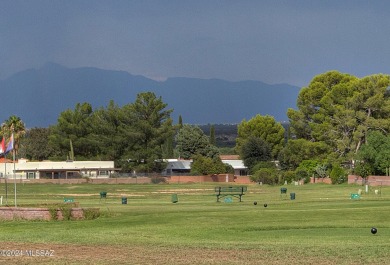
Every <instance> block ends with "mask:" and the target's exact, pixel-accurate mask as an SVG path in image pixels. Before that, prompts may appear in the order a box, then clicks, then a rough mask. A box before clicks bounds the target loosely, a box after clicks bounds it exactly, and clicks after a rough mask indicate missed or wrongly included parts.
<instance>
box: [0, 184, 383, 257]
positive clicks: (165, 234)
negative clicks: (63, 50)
mask: <svg viewBox="0 0 390 265" xmlns="http://www.w3.org/2000/svg"><path fill="white" fill-rule="evenodd" d="M215 186H216V184H213V183H203V184H174V185H172V184H169V185H168V184H162V185H151V184H148V185H92V184H82V185H54V184H53V185H47V184H46V185H40V184H25V185H22V184H18V186H17V202H18V204H19V205H26V204H33V203H54V202H62V200H63V198H64V197H73V198H75V201H77V202H79V203H80V206H81V207H99V208H100V211H101V216H100V217H99V218H98V219H96V220H88V221H33V222H31V221H23V220H19V221H1V222H0V224H1V233H0V242H1V248H0V249H2V250H1V251H2V252H0V263H1V261H3V262H4V264H37V263H39V264H389V263H390V254H389V251H388V249H389V248H390V237H389V236H390V222H389V221H390V187H383V188H381V194H380V195H376V194H375V193H374V191H373V189H375V188H372V189H370V191H369V193H368V194H365V193H363V195H362V198H361V199H360V200H352V199H351V198H350V194H351V193H357V191H358V189H363V188H362V187H361V186H355V185H338V186H333V185H325V184H316V185H304V186H292V185H287V186H285V187H287V188H288V190H287V196H286V197H281V195H280V186H275V187H271V186H260V185H248V192H247V194H246V195H245V196H243V202H241V203H240V202H238V199H236V198H233V202H232V203H227V202H224V200H223V199H222V200H221V201H222V202H220V203H217V202H216V197H215V195H214V191H213V190H214V187H215ZM9 190H11V194H9V197H8V203H9V204H10V205H11V206H12V205H13V203H14V201H13V186H10V187H9ZM3 191H4V184H2V185H1V186H0V195H3V196H4V192H3ZM100 191H107V199H106V200H104V199H103V200H100V196H99V193H100ZM290 192H294V193H295V194H296V198H295V200H290V197H289V194H290ZM172 194H177V195H178V199H179V202H178V203H172V202H171V195H172ZM122 197H127V204H122V203H121V202H122V200H121V198H122ZM255 201H256V202H257V205H254V202H255ZM265 203H266V204H267V207H264V204H265ZM371 227H376V228H377V229H378V233H377V234H375V235H373V234H371V232H370V229H371ZM5 250H8V252H7V251H5ZM11 250H15V251H16V250H18V251H22V253H24V254H22V255H18V256H10V255H12V254H11V252H10V251H11ZM27 250H30V253H31V250H33V251H35V252H33V253H36V254H37V255H35V256H34V257H31V256H27V255H26V251H27ZM42 250H52V252H51V254H52V255H51V256H50V257H45V256H39V255H43V254H44V252H42ZM40 251H41V252H40ZM1 254H2V255H1ZM46 254H47V253H46ZM7 255H8V256H7Z"/></svg>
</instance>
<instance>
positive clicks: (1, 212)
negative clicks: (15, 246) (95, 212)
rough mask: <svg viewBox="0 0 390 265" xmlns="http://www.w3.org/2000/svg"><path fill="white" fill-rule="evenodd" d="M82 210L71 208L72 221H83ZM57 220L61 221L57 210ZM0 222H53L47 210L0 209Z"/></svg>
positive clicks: (59, 211) (59, 210)
mask: <svg viewBox="0 0 390 265" xmlns="http://www.w3.org/2000/svg"><path fill="white" fill-rule="evenodd" d="M94 209H95V208H94ZM96 209H98V208H96ZM84 210H86V209H83V208H71V218H72V220H83V219H84V218H85V216H84ZM56 211H57V218H56V219H57V220H63V219H64V216H63V213H62V211H61V209H57V210H56ZM0 220H42V221H50V220H53V218H52V214H51V213H50V210H49V208H25V207H0Z"/></svg>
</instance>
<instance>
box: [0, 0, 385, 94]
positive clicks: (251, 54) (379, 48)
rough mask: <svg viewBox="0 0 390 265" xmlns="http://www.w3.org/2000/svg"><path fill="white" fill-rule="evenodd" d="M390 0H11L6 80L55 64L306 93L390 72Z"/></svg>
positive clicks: (3, 27) (6, 17)
mask: <svg viewBox="0 0 390 265" xmlns="http://www.w3.org/2000/svg"><path fill="white" fill-rule="evenodd" d="M389 11H390V1H375V0H370V1H359V0H354V1H343V0H338V1H333V0H328V1H326V0H322V1H316V0H307V1H299V0H297V1H294V0H290V1H279V0H270V1H263V0H257V1H238V0H236V1H228V0H226V1H213V0H192V1H186V0H171V1H170V0H155V1H148V0H141V1H131V0H124V1H120V0H115V1H111V0H107V1H101V0H84V1H83V0H63V1H56V0H47V1H46V0H30V1H25V0H23V1H19V0H1V1H0V79H4V78H6V77H8V76H9V75H10V74H13V73H15V72H17V71H20V70H24V69H27V68H39V67H41V66H42V65H43V64H45V63H46V62H55V63H59V64H62V65H64V66H67V67H72V68H73V67H80V66H92V67H98V68H102V69H112V70H123V71H127V72H130V73H132V74H139V75H144V76H147V77H151V78H154V79H164V78H166V77H179V76H180V77H197V78H220V79H226V80H231V81H238V80H259V81H263V82H266V83H270V84H275V83H289V84H292V85H298V86H305V85H307V84H308V83H309V82H310V80H311V79H312V78H313V77H314V76H315V75H317V74H320V73H323V72H326V71H328V70H339V71H341V72H345V73H350V74H353V75H356V76H359V77H362V76H366V75H370V74H374V73H389V62H390V15H389Z"/></svg>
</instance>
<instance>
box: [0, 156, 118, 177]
mask: <svg viewBox="0 0 390 265" xmlns="http://www.w3.org/2000/svg"><path fill="white" fill-rule="evenodd" d="M119 170H120V169H118V168H115V166H114V161H60V162H54V161H38V162H30V161H28V160H25V159H19V161H17V162H16V163H12V162H10V161H4V163H0V176H1V178H5V177H7V178H17V179H43V178H45V179H71V178H81V177H90V178H108V177H110V176H111V175H112V174H113V173H115V172H117V171H119Z"/></svg>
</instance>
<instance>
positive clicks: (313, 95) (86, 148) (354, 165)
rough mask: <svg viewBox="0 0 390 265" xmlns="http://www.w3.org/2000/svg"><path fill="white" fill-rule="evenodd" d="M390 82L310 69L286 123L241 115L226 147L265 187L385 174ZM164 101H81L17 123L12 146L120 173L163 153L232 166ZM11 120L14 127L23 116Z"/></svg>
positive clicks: (197, 164) (149, 166)
mask: <svg viewBox="0 0 390 265" xmlns="http://www.w3.org/2000/svg"><path fill="white" fill-rule="evenodd" d="M389 84H390V79H389V76H388V75H383V74H376V75H370V76H367V77H363V78H357V77H355V76H352V75H349V74H344V73H340V72H338V71H330V72H326V73H323V74H320V75H317V76H315V77H314V78H313V79H312V81H311V82H310V83H309V85H308V86H306V87H303V88H302V89H301V91H300V93H299V96H298V99H297V109H288V110H287V116H288V119H289V126H287V127H286V126H282V125H281V123H279V122H276V121H275V119H274V118H273V117H272V116H268V115H266V116H262V115H260V114H258V115H256V116H254V117H252V118H251V119H250V120H245V119H244V120H243V121H242V122H241V123H240V124H238V128H237V129H238V130H237V131H238V136H237V139H236V145H235V148H234V151H233V152H234V153H236V154H239V155H240V157H241V159H243V161H244V164H245V166H247V167H248V168H249V170H250V173H251V175H252V178H253V180H255V181H262V182H264V183H278V182H282V181H286V180H287V181H293V180H300V179H305V180H308V178H309V177H313V176H314V177H324V176H331V177H332V180H333V182H334V183H338V182H343V181H344V180H345V176H346V174H348V173H353V172H354V173H356V174H358V175H361V176H363V177H366V176H368V175H369V174H389V167H390V154H389V152H388V151H387V150H389V149H388V146H389V145H390V140H389V135H388V133H389V129H390V120H389V114H390V100H389V95H390V93H389ZM167 107H168V106H167V104H166V103H164V102H163V100H162V98H161V97H157V96H156V95H155V94H153V93H152V92H145V93H140V94H138V95H137V98H136V100H135V102H133V103H130V104H127V105H124V106H122V107H120V106H118V105H116V104H115V103H114V102H113V101H110V102H109V104H108V105H107V106H106V107H101V108H98V109H96V110H93V108H92V106H91V105H90V104H89V103H78V104H77V105H76V106H75V108H74V109H68V110H65V111H64V112H62V113H61V114H60V115H59V117H58V121H57V124H55V125H53V126H50V127H49V128H32V129H29V130H25V129H24V127H23V126H22V127H23V128H22V129H21V130H20V133H19V134H18V140H17V142H18V143H20V146H19V147H18V150H17V152H18V154H19V157H26V158H28V159H30V160H44V159H51V160H64V159H70V160H72V159H77V160H87V159H88V160H114V161H115V165H116V166H117V167H120V168H122V170H124V171H133V170H137V171H142V172H160V171H161V170H162V168H164V166H165V165H164V163H163V159H164V158H174V157H176V158H177V157H181V158H184V159H194V163H193V171H194V173H201V174H214V173H225V172H231V171H232V169H231V168H229V167H227V166H226V165H223V163H222V162H221V161H220V159H219V154H220V149H219V148H217V147H216V140H215V128H214V126H211V127H210V135H209V136H208V135H206V134H205V133H204V132H203V131H202V130H201V129H200V128H199V127H198V126H192V125H188V124H183V121H182V117H181V116H180V117H179V121H178V123H177V124H173V121H172V119H171V117H170V115H171V113H172V111H173V110H172V109H168V108H167ZM11 118H12V120H13V121H14V122H15V120H17V121H19V127H20V123H21V120H20V119H19V118H18V117H14V116H12V117H11ZM11 118H10V119H11ZM4 124H8V126H2V129H1V132H0V133H1V136H5V135H9V132H10V129H9V128H10V127H9V124H10V120H8V121H6V122H5V123H4ZM21 124H22V123H21ZM14 127H15V126H14ZM7 128H8V129H7Z"/></svg>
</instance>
